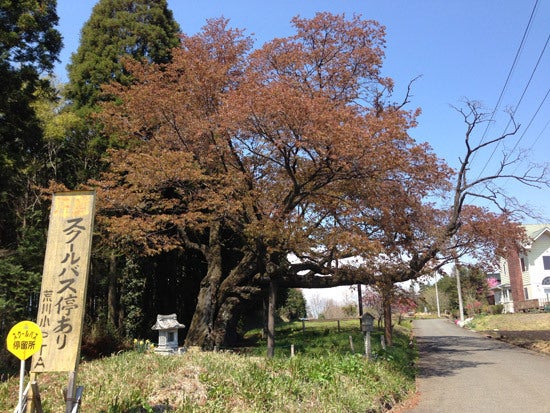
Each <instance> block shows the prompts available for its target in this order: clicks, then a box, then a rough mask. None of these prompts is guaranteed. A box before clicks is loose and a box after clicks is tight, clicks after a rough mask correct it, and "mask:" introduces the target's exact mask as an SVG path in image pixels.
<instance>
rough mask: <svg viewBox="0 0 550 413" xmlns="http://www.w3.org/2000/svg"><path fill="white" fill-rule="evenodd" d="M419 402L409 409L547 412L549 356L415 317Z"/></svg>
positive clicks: (420, 412)
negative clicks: (418, 355)
mask: <svg viewBox="0 0 550 413" xmlns="http://www.w3.org/2000/svg"><path fill="white" fill-rule="evenodd" d="M413 331H414V334H415V336H416V338H417V341H418V344H419V349H420V360H419V376H418V379H417V390H418V393H419V401H418V403H417V405H416V406H415V407H413V408H410V409H408V410H406V412H409V413H454V412H460V413H478V412H479V413H485V412H487V413H492V412H495V413H550V356H547V355H543V354H538V353H535V352H531V351H529V350H524V349H521V348H517V347H514V346H511V345H508V344H506V343H503V342H500V341H497V340H494V339H490V338H487V337H485V336H483V335H481V334H478V333H474V332H472V331H469V330H467V329H463V328H460V327H457V326H456V325H454V324H453V323H451V322H450V321H448V320H443V319H436V320H415V321H414V325H413Z"/></svg>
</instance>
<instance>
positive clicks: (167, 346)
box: [151, 314, 185, 354]
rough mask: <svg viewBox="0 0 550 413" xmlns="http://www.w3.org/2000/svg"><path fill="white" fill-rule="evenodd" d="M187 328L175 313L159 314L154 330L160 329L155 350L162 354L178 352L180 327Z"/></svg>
mask: <svg viewBox="0 0 550 413" xmlns="http://www.w3.org/2000/svg"><path fill="white" fill-rule="evenodd" d="M180 328H185V325H183V324H180V323H179V322H178V320H177V319H176V315H175V314H168V315H163V314H158V315H157V322H156V324H155V325H154V326H153V327H151V329H152V330H158V332H159V342H158V346H157V347H156V348H155V352H157V353H160V354H174V353H177V352H178V329H180Z"/></svg>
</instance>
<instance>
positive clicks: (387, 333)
mask: <svg viewBox="0 0 550 413" xmlns="http://www.w3.org/2000/svg"><path fill="white" fill-rule="evenodd" d="M391 298H392V295H391V293H387V292H386V293H384V295H383V297H382V301H383V306H384V339H385V340H386V345H387V346H389V347H391V346H392V345H393V328H392V317H391Z"/></svg>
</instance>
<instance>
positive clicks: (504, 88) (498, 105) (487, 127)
mask: <svg viewBox="0 0 550 413" xmlns="http://www.w3.org/2000/svg"><path fill="white" fill-rule="evenodd" d="M538 4H539V0H535V4H534V5H533V10H531V15H530V16H529V21H528V22H527V26H526V27H525V30H524V31H523V36H522V38H521V42H520V44H519V47H518V50H517V51H516V55H515V57H514V61H513V62H512V66H511V67H510V70H509V71H508V76H507V77H506V81H505V82H504V86H503V87H502V89H501V91H500V95H499V97H498V100H497V103H496V104H495V107H494V109H493V112H492V113H491V118H490V119H489V122H487V126H486V127H485V131H484V132H483V136H482V137H481V140H480V142H479V144H482V143H483V141H484V140H485V136H486V135H487V132H488V130H489V126H490V125H491V124H492V122H493V119H494V117H495V113H496V111H497V110H498V108H499V107H500V102H501V100H502V97H503V96H504V92H505V91H506V88H507V87H508V82H509V81H510V78H511V77H512V73H513V72H514V69H515V67H516V64H517V62H518V59H519V56H520V54H521V51H522V50H523V46H524V44H525V40H526V39H527V34H528V33H529V29H530V28H531V23H532V21H533V17H534V16H535V12H536V9H537V6H538ZM474 157H475V156H474ZM472 160H473V159H472Z"/></svg>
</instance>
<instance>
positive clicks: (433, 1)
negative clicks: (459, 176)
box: [56, 0, 550, 223]
mask: <svg viewBox="0 0 550 413" xmlns="http://www.w3.org/2000/svg"><path fill="white" fill-rule="evenodd" d="M96 3H97V1H95V0H79V1H78V6H76V5H75V1H74V0H58V14H59V17H60V25H59V30H60V31H61V34H62V35H63V38H64V44H65V47H64V49H63V51H62V53H61V56H60V57H61V63H60V64H59V65H58V66H57V69H56V74H57V76H58V77H59V78H60V79H61V81H66V73H65V66H66V65H67V63H68V62H69V60H70V56H71V53H73V52H75V51H76V50H77V48H78V44H79V37H80V30H81V28H82V26H83V24H84V23H85V22H86V20H87V19H88V18H89V16H90V13H91V11H92V8H93V6H94V5H95V4H96ZM168 5H169V7H170V9H171V10H172V11H173V12H174V17H175V19H176V21H177V22H178V23H179V25H180V27H181V29H182V31H183V32H184V33H186V34H189V35H191V34H194V33H196V32H197V31H199V30H200V28H201V27H202V26H203V25H204V24H205V22H206V19H209V18H214V17H220V16H223V17H226V18H228V19H229V20H230V25H231V26H232V27H236V28H240V29H244V30H246V33H248V34H250V35H252V37H253V38H254V39H255V40H256V46H257V47H260V46H261V45H262V44H263V43H264V42H266V41H269V40H271V39H273V38H275V37H285V36H288V35H291V34H292V33H293V31H292V26H291V24H290V20H291V18H292V17H293V16H296V15H300V16H301V17H306V18H307V17H312V16H313V15H314V14H315V13H316V12H318V11H330V12H332V13H338V14H340V13H345V14H346V15H348V16H351V15H352V14H354V13H356V14H360V15H362V17H363V18H366V19H373V20H377V21H379V22H380V23H381V24H383V25H384V26H386V31H387V36H386V46H387V47H386V60H385V63H384V67H383V73H384V75H385V76H389V77H391V78H393V79H394V80H395V83H396V89H395V92H394V98H395V100H396V101H401V100H402V99H403V97H404V93H405V90H406V87H407V85H408V83H409V81H411V80H412V79H413V78H415V77H417V76H419V75H421V76H422V77H421V78H420V79H418V80H417V81H416V82H415V83H414V85H413V90H412V95H413V96H412V99H411V103H410V104H409V108H411V109H412V108H416V107H420V108H421V109H422V115H421V116H420V118H419V123H420V124H419V126H418V127H417V128H415V129H414V130H412V131H411V135H412V136H413V137H414V138H415V139H416V140H417V141H419V142H428V143H430V145H431V146H432V147H433V149H434V151H435V153H436V154H437V155H438V156H440V157H442V158H444V159H445V160H446V161H447V163H449V164H450V165H451V166H456V165H457V164H458V158H459V157H460V156H461V155H462V153H463V151H464V132H465V124H464V122H463V119H462V117H461V115H460V114H458V113H457V112H456V111H455V110H454V109H453V108H452V107H451V105H453V106H461V102H462V101H463V100H464V99H469V100H476V101H479V102H481V103H482V104H483V105H484V107H486V109H487V110H486V111H487V112H488V113H492V112H493V111H494V110H495V109H496V111H495V116H494V118H493V122H492V123H491V126H490V127H489V128H487V130H485V127H483V128H479V134H478V135H477V136H475V137H474V142H478V141H479V140H480V139H482V138H484V140H488V139H490V138H492V137H495V136H497V135H500V134H502V133H504V132H505V131H507V130H508V129H506V128H507V125H508V120H509V117H508V115H507V114H506V113H505V110H507V109H511V110H514V111H515V119H516V121H517V123H519V124H521V128H520V131H519V133H518V134H516V135H515V136H514V137H513V138H511V139H510V140H509V141H508V143H507V144H506V146H500V147H498V148H497V150H496V151H495V154H494V155H493V156H492V157H491V151H489V152H488V153H487V155H486V156H478V157H476V158H475V164H474V165H473V166H472V170H473V172H474V174H473V178H475V177H477V176H478V174H479V173H480V172H481V171H484V173H485V174H487V173H491V172H492V171H493V170H494V168H495V167H496V165H497V162H498V160H499V154H500V153H501V152H502V151H503V150H505V149H506V148H507V147H508V148H509V149H512V148H514V147H515V146H517V148H516V150H517V149H519V148H522V149H528V150H529V151H530V152H529V153H528V154H527V156H528V158H527V159H526V160H525V161H524V162H523V163H522V164H521V165H520V166H519V167H518V169H515V171H516V172H520V171H521V170H522V169H521V168H522V167H523V168H525V167H526V166H527V164H528V162H534V163H539V164H540V163H548V161H549V158H550V156H549V155H550V125H549V123H550V95H549V94H548V92H549V90H550V45H548V46H547V48H546V49H545V44H547V43H548V37H549V35H550V0H538V1H537V0H481V1H480V0H460V1H449V0H447V1H445V0H377V1H371V0H329V1H325V0H272V1H258V0H216V1H214V0H202V1H200V2H199V1H189V0H168ZM535 5H536V7H535ZM529 22H530V24H529V25H528V23H529ZM524 35H525V37H524ZM522 39H523V45H522V47H521V48H520V44H522ZM543 50H544V53H542V52H543ZM518 51H519V53H518ZM514 61H515V65H513V63H514ZM537 62H538V66H537ZM535 67H536V70H535ZM507 79H508V81H507ZM522 95H523V97H522ZM499 97H501V98H500V102H499ZM518 103H519V105H518ZM497 104H498V107H497ZM483 135H485V136H484V137H483ZM502 184H503V186H504V187H505V188H506V190H507V191H508V193H509V194H510V195H513V196H515V197H516V198H518V200H519V201H520V202H522V203H526V204H529V205H531V206H532V207H533V208H534V209H535V210H538V211H539V212H540V213H541V215H542V218H543V220H544V221H545V222H550V190H548V189H534V188H528V187H525V186H520V185H517V184H516V183H515V182H514V181H513V180H506V181H503V182H502ZM482 205H485V206H488V205H487V204H482ZM525 222H526V223H527V222H529V223H531V222H534V220H533V219H530V218H526V219H525Z"/></svg>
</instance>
